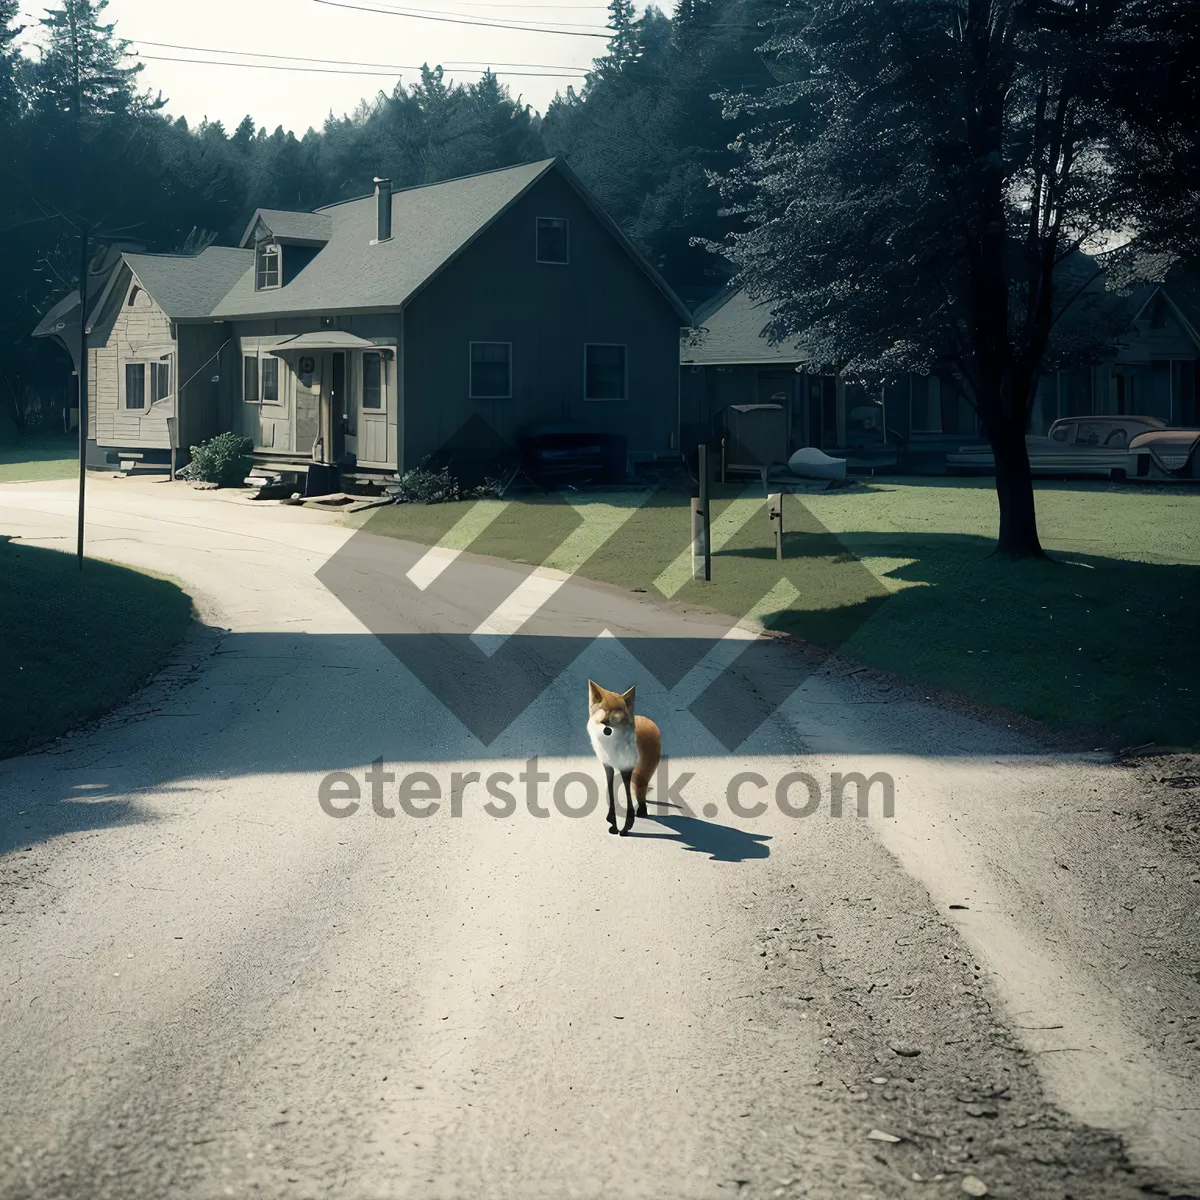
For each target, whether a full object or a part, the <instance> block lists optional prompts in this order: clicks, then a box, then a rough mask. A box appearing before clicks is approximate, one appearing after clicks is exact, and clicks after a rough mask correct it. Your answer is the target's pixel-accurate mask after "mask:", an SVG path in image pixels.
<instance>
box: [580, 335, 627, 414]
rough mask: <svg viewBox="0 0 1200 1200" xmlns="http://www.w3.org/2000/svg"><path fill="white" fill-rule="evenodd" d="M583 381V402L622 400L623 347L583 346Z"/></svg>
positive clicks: (623, 391)
mask: <svg viewBox="0 0 1200 1200" xmlns="http://www.w3.org/2000/svg"><path fill="white" fill-rule="evenodd" d="M583 380H584V382H583V398H584V399H585V400H624V399H625V347H624V346H603V345H596V344H593V345H588V346H584V348H583Z"/></svg>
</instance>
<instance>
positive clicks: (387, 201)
mask: <svg viewBox="0 0 1200 1200" xmlns="http://www.w3.org/2000/svg"><path fill="white" fill-rule="evenodd" d="M377 183H378V186H377V188H376V193H375V195H374V196H368V197H364V198H362V199H359V200H351V201H346V202H343V203H340V204H335V205H331V206H328V207H326V208H323V209H319V210H317V211H316V212H287V211H280V210H269V209H260V210H258V211H257V212H256V213H255V214H254V217H253V218H252V220H251V221H250V224H249V226H248V228H247V229H246V232H245V234H244V236H243V238H242V241H241V245H240V246H239V247H238V248H226V247H216V246H212V247H209V248H208V249H207V250H205V251H204V252H203V253H201V254H199V255H195V256H190V257H180V256H170V255H148V254H124V255H122V257H121V260H120V263H119V264H118V265H117V266H116V268H115V269H114V270H113V271H112V273H111V275H110V277H109V279H108V282H107V284H106V286H105V288H104V289H103V294H102V296H101V297H100V298H99V299H98V301H97V304H96V305H95V306H90V308H91V316H90V318H89V326H90V337H89V352H90V354H91V356H92V361H91V379H90V388H89V394H90V396H91V403H90V405H89V438H90V440H91V441H92V442H94V443H95V447H94V451H93V461H94V462H96V463H97V464H99V463H100V462H104V461H108V462H116V461H120V458H121V455H122V454H123V453H126V454H129V453H137V452H144V453H146V454H148V455H153V456H157V457H158V458H159V459H160V460H163V459H165V455H166V454H167V453H168V452H169V441H168V437H167V424H166V418H167V417H169V416H177V418H178V422H179V440H180V444H181V445H182V446H183V447H185V448H186V447H187V446H188V445H190V444H193V443H195V442H197V441H199V440H202V439H203V438H206V437H210V436H212V435H214V434H216V433H219V432H222V431H223V430H226V429H233V430H235V431H238V432H241V433H244V434H245V435H246V436H247V437H250V438H251V439H253V442H254V447H255V457H256V459H257V460H258V461H260V462H262V463H270V464H276V465H279V466H282V467H285V468H287V467H290V468H294V469H301V470H302V469H304V468H305V467H306V465H307V464H308V463H310V462H321V463H330V464H338V465H340V466H342V467H343V468H344V469H346V470H348V471H349V472H350V473H354V472H359V473H361V474H367V475H370V474H372V473H383V472H388V473H390V472H393V471H396V470H397V469H400V470H403V469H407V468H410V467H413V466H416V465H417V464H419V463H421V462H422V461H424V460H425V459H426V458H427V457H428V456H430V455H433V454H436V453H437V452H439V451H442V450H444V449H445V448H446V447H447V446H449V447H451V448H453V450H454V452H455V453H457V454H459V455H462V456H471V455H477V456H486V455H487V454H489V453H493V452H494V451H495V450H496V449H497V444H498V443H506V442H511V441H512V439H513V438H514V436H515V435H516V434H517V433H518V431H520V430H521V429H522V428H523V427H525V426H528V425H530V424H534V423H539V424H545V423H567V422H569V423H574V424H576V425H578V426H583V427H588V428H592V429H597V430H603V431H605V432H612V433H618V434H621V435H623V436H625V437H626V438H627V441H628V449H629V453H630V456H631V457H632V458H634V459H637V458H651V457H655V456H657V455H660V454H667V453H670V452H671V451H672V450H674V449H675V448H676V446H677V437H678V427H679V426H678V422H679V372H678V345H679V331H680V328H681V326H684V325H687V324H688V323H689V322H690V320H691V317H690V314H689V313H688V311H687V309H686V308H684V306H683V305H682V304H681V302H680V301H679V300H678V299H677V298H676V297H675V295H674V294H673V293H672V291H671V289H670V288H669V287H668V286H667V284H666V283H665V282H664V281H663V280H662V278H661V277H660V276H659V275H658V274H657V273H656V272H655V271H654V270H653V268H652V267H650V265H649V264H648V263H647V262H646V261H645V259H644V258H642V256H641V255H640V254H639V253H638V252H637V251H636V250H635V249H634V247H633V246H632V244H631V243H630V242H629V240H628V239H627V238H626V237H625V236H624V234H622V233H621V231H620V230H619V229H618V228H617V226H616V225H615V224H614V223H613V221H612V220H611V219H610V218H609V217H608V216H607V215H606V214H605V213H604V212H603V210H602V209H601V208H600V207H599V205H598V203H597V202H596V201H595V199H594V198H592V197H591V196H590V195H589V194H588V192H587V191H586V189H584V187H583V186H582V184H580V182H579V181H578V180H577V179H576V178H575V176H574V175H573V174H572V173H571V172H570V171H569V170H568V169H567V167H566V166H565V165H564V164H563V163H561V162H560V161H559V160H557V159H551V160H547V161H543V162H537V163H529V164H526V165H523V166H519V167H512V168H507V169H504V170H499V171H491V172H487V173H485V174H481V175H472V176H468V177H465V178H463V179H456V180H450V181H447V182H444V183H436V184H429V185H426V186H422V187H414V188H407V189H403V190H398V191H395V192H393V191H392V189H391V185H390V183H389V182H388V181H387V180H380V181H377ZM75 307H76V309H78V300H76V302H75ZM60 323H61V322H60V321H58V320H56V321H53V322H51V321H50V314H48V315H47V318H46V319H45V320H43V322H42V325H41V326H39V328H38V330H37V331H36V333H37V334H38V335H40V336H59V337H60V338H61V337H62V331H60V330H57V329H56V328H54V326H56V325H58V324H60ZM76 332H77V325H76Z"/></svg>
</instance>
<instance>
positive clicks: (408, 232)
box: [47, 158, 690, 322]
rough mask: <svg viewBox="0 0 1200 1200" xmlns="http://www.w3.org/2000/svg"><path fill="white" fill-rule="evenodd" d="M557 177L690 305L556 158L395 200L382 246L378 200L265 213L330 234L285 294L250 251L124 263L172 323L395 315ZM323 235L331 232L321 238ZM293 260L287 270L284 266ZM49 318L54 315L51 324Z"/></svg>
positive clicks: (684, 317)
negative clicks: (271, 284) (258, 277)
mask: <svg viewBox="0 0 1200 1200" xmlns="http://www.w3.org/2000/svg"><path fill="white" fill-rule="evenodd" d="M551 170H557V171H559V172H561V174H562V175H563V177H564V178H565V179H566V180H567V182H568V183H570V184H571V185H572V186H573V187H575V188H576V189H578V191H579V194H580V196H581V198H582V199H583V200H584V201H585V202H586V203H587V204H588V205H589V206H590V207H591V208H592V210H593V212H594V213H595V214H596V217H597V219H598V220H600V221H601V222H602V223H603V224H604V225H605V227H606V228H607V229H608V230H609V232H610V233H611V234H612V235H613V237H614V238H615V239H616V240H617V242H618V243H619V244H620V245H621V246H622V247H623V248H624V249H625V251H626V252H627V253H628V254H629V255H630V257H631V258H633V259H634V261H635V262H637V263H638V265H639V266H640V267H641V268H642V270H643V271H645V273H646V274H647V276H648V277H649V278H650V280H651V281H652V282H653V283H654V285H655V286H656V287H657V288H658V289H659V290H660V291H661V292H662V294H663V296H664V297H665V298H666V300H667V301H668V303H670V304H671V305H672V307H673V308H674V309H675V311H676V312H677V313H678V315H679V318H680V321H681V322H686V321H688V320H690V314H689V313H688V310H687V309H686V308H685V307H684V305H683V303H682V302H681V301H680V300H679V298H678V297H677V296H676V295H675V293H674V292H672V291H671V289H670V287H669V286H668V285H667V284H666V282H665V281H664V280H663V278H662V276H661V275H659V273H658V272H657V271H655V270H654V268H653V267H652V266H650V264H649V263H647V262H646V260H645V258H644V257H643V256H642V255H641V254H640V253H639V251H638V250H637V249H636V247H634V246H633V245H632V243H630V241H629V239H628V238H627V237H626V236H625V234H624V233H622V231H621V230H620V228H619V227H618V226H617V225H616V224H615V223H614V222H613V221H612V219H611V218H610V217H608V216H607V215H606V214H605V213H604V211H603V210H602V209H601V208H600V207H599V206H598V205H597V204H596V201H595V200H594V199H593V198H592V197H591V196H590V195H589V194H588V192H587V190H586V189H585V188H584V187H583V185H582V184H580V183H579V181H578V180H577V179H575V177H574V175H572V173H571V171H570V170H569V169H568V168H567V167H566V166H565V165H564V164H563V163H562V162H560V161H559V160H558V159H553V158H551V159H544V160H542V161H541V162H534V163H524V164H522V165H520V166H516V167H506V168H503V169H501V170H498V171H488V172H484V173H482V174H479V175H468V176H465V177H463V178H461V179H451V180H446V181H445V182H442V183H433V184H425V185H422V186H420V187H412V188H405V189H401V190H399V191H396V192H394V193H393V194H392V237H391V239H390V240H389V241H386V242H377V243H376V244H375V245H372V244H371V243H372V242H373V241H374V240H375V235H376V232H377V228H376V219H377V214H376V202H375V197H374V196H373V195H372V196H365V197H363V198H362V199H359V200H348V201H344V202H343V203H340V204H333V205H329V206H327V207H326V208H323V209H319V210H318V211H317V212H315V213H296V212H287V211H285V210H280V209H261V210H259V212H257V213H256V214H255V217H254V220H253V221H252V222H251V226H250V229H249V230H248V233H252V232H253V228H254V225H255V223H256V222H257V220H258V218H259V216H260V215H261V216H263V218H264V219H265V220H267V223H268V224H269V226H270V228H271V230H272V232H273V233H275V234H276V235H277V236H279V237H286V236H287V235H285V234H284V233H283V230H284V229H285V228H286V229H289V230H291V231H292V233H293V234H294V235H295V236H296V237H297V239H298V240H299V239H301V235H302V232H307V233H313V232H314V231H317V230H322V231H327V235H328V242H327V243H326V244H323V245H322V246H321V248H320V249H318V250H317V251H316V253H315V254H313V255H312V256H311V259H310V260H309V261H307V262H306V263H305V264H304V266H303V269H301V270H300V271H299V272H298V273H297V274H296V275H295V276H294V277H293V278H292V279H290V280H289V282H288V283H287V284H286V285H285V286H284V287H281V288H272V289H270V290H264V291H255V289H254V251H253V249H240V248H239V249H234V248H232V247H227V246H210V247H209V248H208V249H207V250H205V251H204V252H203V253H201V254H198V255H194V256H190V257H185V256H181V255H168V254H126V255H125V256H124V260H125V262H126V263H128V264H129V267H130V268H131V270H132V271H133V272H134V274H135V275H136V276H137V277H138V280H139V281H140V282H141V284H142V285H143V286H144V287H145V288H146V290H147V291H148V292H149V293H150V295H151V296H153V297H154V299H155V300H156V301H157V302H158V304H159V305H160V306H161V307H162V308H163V309H164V310H165V311H166V313H167V315H168V316H170V317H171V318H172V319H178V320H201V319H204V318H206V317H207V318H211V319H216V320H229V319H234V318H238V317H269V316H285V315H288V314H314V313H330V312H353V311H356V310H357V311H364V310H375V311H389V310H396V309H399V308H401V307H402V306H403V305H404V304H405V303H406V302H407V301H408V300H409V299H411V297H412V296H413V295H414V294H415V293H416V292H417V291H418V290H419V289H420V288H421V287H423V286H424V285H425V284H426V283H428V282H429V280H430V279H432V278H433V276H434V275H436V274H437V273H438V272H439V271H440V270H441V269H442V268H443V267H444V266H446V265H447V264H448V263H449V262H450V261H451V260H452V259H454V258H455V257H456V256H457V255H458V254H459V253H460V252H461V251H462V250H463V249H465V248H466V246H467V245H468V244H469V243H470V242H471V241H472V240H473V239H474V238H475V237H476V236H478V235H479V234H480V233H481V232H482V231H483V230H484V229H486V228H487V227H488V226H489V225H490V224H491V223H492V222H493V221H494V220H495V219H496V218H497V217H499V216H500V215H501V214H502V213H503V212H504V211H505V210H506V209H507V208H508V206H509V205H510V204H512V203H513V202H514V201H515V200H517V199H518V198H519V197H520V196H521V195H522V194H523V193H524V192H525V191H526V190H527V189H528V188H530V187H531V186H533V184H534V183H536V182H537V181H538V180H539V179H541V178H542V176H543V175H545V174H546V173H547V172H549V171H551ZM323 236H324V235H323ZM286 254H287V251H286V250H285V251H284V255H285V265H286ZM47 319H48V318H47Z"/></svg>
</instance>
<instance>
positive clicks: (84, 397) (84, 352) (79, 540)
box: [75, 225, 88, 571]
mask: <svg viewBox="0 0 1200 1200" xmlns="http://www.w3.org/2000/svg"><path fill="white" fill-rule="evenodd" d="M87 310H88V227H87V226H86V225H81V226H80V228H79V526H78V531H77V534H76V548H75V553H76V556H77V557H78V559H79V569H80V570H81V571H82V570H83V491H84V487H85V485H86V484H87V430H88V336H87Z"/></svg>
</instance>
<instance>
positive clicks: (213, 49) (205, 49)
mask: <svg viewBox="0 0 1200 1200" xmlns="http://www.w3.org/2000/svg"><path fill="white" fill-rule="evenodd" d="M129 40H130V41H131V42H133V43H135V44H136V45H139V46H156V47H159V48H161V49H164V50H194V51H195V52H196V53H197V54H234V55H237V56H238V57H240V58H274V59H279V60H281V61H283V62H301V63H320V64H322V65H328V66H335V67H380V68H382V69H385V70H392V69H396V70H403V71H419V70H420V69H421V68H420V67H416V66H412V65H411V64H405V63H380V62H362V61H360V60H358V59H353V58H306V57H304V56H303V55H301V54H267V53H265V52H264V51H261V50H232V49H228V48H225V47H218V46H185V45H181V44H179V43H177V42H151V41H147V40H146V39H145V38H130V39H129ZM145 57H150V56H149V55H147V56H145ZM197 61H199V60H197ZM443 66H459V67H537V68H538V69H545V70H547V71H553V70H563V71H570V72H576V71H578V72H579V74H581V75H584V74H586V73H587V72H588V71H590V70H591V68H590V67H574V66H572V65H570V64H569V63H495V62H485V61H484V60H483V59H465V58H464V59H454V60H453V61H452V62H447V63H444V64H443Z"/></svg>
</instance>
